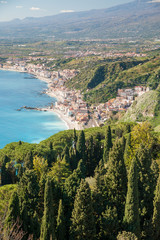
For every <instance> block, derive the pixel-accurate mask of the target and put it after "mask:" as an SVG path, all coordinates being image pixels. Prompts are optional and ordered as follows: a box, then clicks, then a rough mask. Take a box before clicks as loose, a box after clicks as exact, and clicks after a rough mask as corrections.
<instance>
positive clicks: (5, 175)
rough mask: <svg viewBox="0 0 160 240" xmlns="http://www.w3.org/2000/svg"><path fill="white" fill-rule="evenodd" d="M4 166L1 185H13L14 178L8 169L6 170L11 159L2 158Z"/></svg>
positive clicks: (2, 166)
mask: <svg viewBox="0 0 160 240" xmlns="http://www.w3.org/2000/svg"><path fill="white" fill-rule="evenodd" d="M0 161H1V163H2V165H1V182H0V184H1V185H5V184H11V183H12V178H11V175H10V174H9V171H8V169H7V168H6V163H7V162H9V161H10V160H9V158H8V157H7V156H6V155H4V156H2V158H1V159H0Z"/></svg>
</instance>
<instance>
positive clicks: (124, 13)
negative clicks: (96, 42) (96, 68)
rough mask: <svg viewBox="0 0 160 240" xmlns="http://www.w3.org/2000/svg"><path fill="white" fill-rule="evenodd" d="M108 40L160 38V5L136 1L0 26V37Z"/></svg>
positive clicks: (6, 23) (0, 24)
mask: <svg viewBox="0 0 160 240" xmlns="http://www.w3.org/2000/svg"><path fill="white" fill-rule="evenodd" d="M53 36H54V37H55V39H91V38H92V39H99V38H100V39H108V38H109V39H112V38H125V37H127V38H129V37H131V38H153V37H155V38H158V37H160V2H151V1H150V0H149V1H148V0H137V1H134V2H130V3H127V4H123V5H119V6H116V7H112V8H108V9H101V10H91V11H86V12H74V13H63V14H58V15H54V16H48V17H41V18H25V19H24V20H18V19H16V20H13V21H11V22H4V23H0V38H38V39H46V38H49V37H53Z"/></svg>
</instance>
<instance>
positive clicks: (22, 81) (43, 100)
mask: <svg viewBox="0 0 160 240" xmlns="http://www.w3.org/2000/svg"><path fill="white" fill-rule="evenodd" d="M46 88H47V84H46V83H45V82H43V81H41V80H39V79H36V78H34V77H33V76H32V75H30V74H27V73H19V72H10V71H3V70H2V71H0V148H3V147H4V146H5V145H6V144H8V143H10V142H17V141H19V140H21V141H24V142H29V143H39V142H40V141H42V140H44V139H46V138H48V137H49V136H51V135H53V134H55V133H57V132H59V131H62V130H66V129H67V126H66V124H65V122H63V121H62V120H61V119H60V118H59V117H58V116H57V115H56V114H54V113H51V112H39V111H33V110H24V109H23V110H22V111H17V109H19V108H21V107H22V106H29V107H44V106H47V105H49V104H50V103H52V102H55V100H56V99H54V98H51V97H49V96H47V95H46V94H42V91H43V90H44V89H46Z"/></svg>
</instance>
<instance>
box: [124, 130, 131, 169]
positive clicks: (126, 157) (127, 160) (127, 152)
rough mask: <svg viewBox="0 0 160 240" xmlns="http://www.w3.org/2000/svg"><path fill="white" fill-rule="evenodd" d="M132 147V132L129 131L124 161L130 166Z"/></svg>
mask: <svg viewBox="0 0 160 240" xmlns="http://www.w3.org/2000/svg"><path fill="white" fill-rule="evenodd" d="M130 148H131V133H129V134H128V136H127V140H126V145H125V150H124V162H125V164H126V165H127V166H129V162H130V160H129V156H130Z"/></svg>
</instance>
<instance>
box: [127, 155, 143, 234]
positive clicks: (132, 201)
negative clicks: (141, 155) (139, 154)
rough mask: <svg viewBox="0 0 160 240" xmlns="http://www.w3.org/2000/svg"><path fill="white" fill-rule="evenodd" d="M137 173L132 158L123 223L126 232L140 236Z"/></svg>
mask: <svg viewBox="0 0 160 240" xmlns="http://www.w3.org/2000/svg"><path fill="white" fill-rule="evenodd" d="M137 179H138V175H137V166H136V162H135V160H134V159H133V160H132V163H131V167H130V171H129V176H128V190H127V197H126V204H125V215H124V224H125V225H126V230H127V231H128V232H132V233H135V235H136V236H137V237H138V238H139V236H140V220H139V198H138V180H137Z"/></svg>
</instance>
